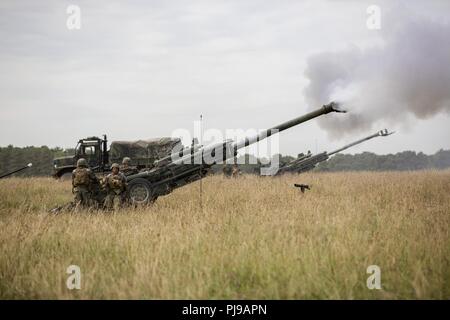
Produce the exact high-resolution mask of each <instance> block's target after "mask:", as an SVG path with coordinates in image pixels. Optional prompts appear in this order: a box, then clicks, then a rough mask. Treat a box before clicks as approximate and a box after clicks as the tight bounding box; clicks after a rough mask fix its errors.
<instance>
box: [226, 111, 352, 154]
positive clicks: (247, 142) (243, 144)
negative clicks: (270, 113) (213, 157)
mask: <svg viewBox="0 0 450 320" xmlns="http://www.w3.org/2000/svg"><path fill="white" fill-rule="evenodd" d="M330 112H346V111H344V110H342V109H340V107H339V104H338V103H336V102H331V103H329V104H327V105H324V106H322V107H321V108H319V109H317V110H314V111H312V112H310V113H308V114H305V115H303V116H300V117H297V118H295V119H292V120H289V121H286V122H284V123H282V124H280V125H278V126H275V127H273V128H270V129H267V130H265V131H263V132H261V133H260V134H258V135H256V136H253V137H250V138H245V139H243V140H240V141H238V142H235V143H234V144H233V147H234V148H235V149H241V148H244V147H247V146H249V145H251V144H253V143H255V142H258V141H261V140H263V139H265V138H267V137H270V136H271V135H273V134H276V133H278V132H281V131H284V130H286V129H289V128H292V127H294V126H296V125H299V124H300V123H303V122H306V121H309V120H311V119H314V118H317V117H319V116H321V115H324V114H327V113H330Z"/></svg>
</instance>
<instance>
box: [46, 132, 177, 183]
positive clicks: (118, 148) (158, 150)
mask: <svg viewBox="0 0 450 320" xmlns="http://www.w3.org/2000/svg"><path fill="white" fill-rule="evenodd" d="M178 144H181V139H180V138H170V137H162V138H154V139H147V140H136V141H113V142H112V143H111V146H110V148H109V149H108V139H107V137H106V135H103V137H102V138H100V137H87V138H84V139H80V140H79V141H78V143H77V145H76V147H75V154H74V155H72V156H66V157H59V158H55V159H54V160H53V167H54V177H55V178H58V179H59V178H62V179H66V178H69V177H71V174H72V170H73V169H75V167H76V163H77V161H78V159H80V158H85V159H86V161H87V162H88V164H89V167H90V168H91V169H92V170H93V171H94V172H95V173H106V172H109V171H110V167H111V164H112V163H114V162H117V163H121V162H122V159H123V158H124V157H130V158H131V165H133V166H136V167H137V168H138V170H142V169H145V168H152V167H153V163H154V161H155V160H157V159H160V158H164V157H166V156H167V155H168V154H170V152H171V151H172V149H173V148H174V147H175V146H177V145H178Z"/></svg>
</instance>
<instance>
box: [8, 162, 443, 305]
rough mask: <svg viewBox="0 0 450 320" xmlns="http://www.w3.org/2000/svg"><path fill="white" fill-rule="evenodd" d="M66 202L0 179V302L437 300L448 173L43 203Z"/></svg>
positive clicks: (64, 195) (41, 186)
mask: <svg viewBox="0 0 450 320" xmlns="http://www.w3.org/2000/svg"><path fill="white" fill-rule="evenodd" d="M296 182H304V183H310V184H311V185H312V190H311V191H310V192H307V193H306V194H301V193H300V192H299V190H297V189H296V188H294V187H293V184H294V183H296ZM70 199H71V194H70V184H69V183H67V182H55V181H54V180H52V179H45V178H36V179H3V180H1V181H0V298H8V299H10V298H13V299H16V298H26V299H29V298H37V299H41V298H57V299H74V298H75V299H79V298H81V299H90V298H107V299H109V298H119V299H122V298H136V299H141V298H145V299H167V298H168V299H170V298H179V299H190V298H193V299H216V298H217V299H222V298H230V299H297V298H300V299H303V298H306V299H310V298H318V299H387V298H388V299H389V298H392V299H415V298H420V299H422V298H424V299H429V298H435V299H449V298H450V254H449V253H450V252H449V248H450V235H449V226H450V171H427V172H405V173H329V174H328V173H321V174H304V175H300V176H284V177H280V178H269V177H267V178H263V177H256V176H242V177H240V178H238V179H226V178H223V177H218V176H214V177H208V178H206V179H204V180H203V196H202V207H201V206H200V203H199V183H198V182H197V183H194V184H191V185H189V186H187V187H184V188H181V189H178V190H176V191H175V192H174V193H172V194H171V195H168V196H166V197H162V198H160V199H158V201H157V202H156V203H155V204H154V205H153V206H152V207H149V208H145V209H139V210H122V211H116V212H114V213H104V212H86V211H80V212H76V213H61V214H58V215H53V214H50V213H48V209H50V208H51V207H53V206H55V205H57V204H62V203H64V202H66V201H69V200H70ZM71 264H75V265H78V266H80V268H81V273H82V278H81V290H68V289H67V287H66V279H67V277H68V276H69V275H68V274H66V269H67V267H68V266H69V265H71ZM369 265H378V266H379V267H380V268H381V284H382V289H381V290H369V289H368V288H367V286H366V280H367V277H368V276H369V274H367V273H366V269H367V267H368V266H369Z"/></svg>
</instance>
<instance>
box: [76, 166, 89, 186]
mask: <svg viewBox="0 0 450 320" xmlns="http://www.w3.org/2000/svg"><path fill="white" fill-rule="evenodd" d="M89 176H90V172H89V169H87V168H77V169H75V170H74V171H73V185H74V186H75V187H78V186H85V187H87V186H89V184H90V182H91V180H90V177H89Z"/></svg>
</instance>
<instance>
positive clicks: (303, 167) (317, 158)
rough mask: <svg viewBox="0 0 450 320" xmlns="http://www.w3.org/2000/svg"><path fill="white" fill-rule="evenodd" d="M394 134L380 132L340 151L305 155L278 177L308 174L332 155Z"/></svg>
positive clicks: (282, 171)
mask: <svg viewBox="0 0 450 320" xmlns="http://www.w3.org/2000/svg"><path fill="white" fill-rule="evenodd" d="M393 133H394V132H388V131H387V129H384V130H381V131H378V132H377V133H374V134H372V135H370V136H368V137H365V138H363V139H360V140H357V141H355V142H352V143H350V144H347V145H345V146H343V147H341V148H339V149H336V150H334V151H332V152H326V151H325V152H322V153H319V154H316V155H312V154H311V153H308V154H306V155H303V156H301V157H299V158H297V159H295V160H293V161H291V162H289V163H288V164H286V165H285V166H283V167H281V168H280V169H279V170H278V172H277V174H276V175H280V174H283V173H286V172H296V173H302V172H306V171H309V170H312V169H314V168H315V167H316V165H317V164H319V163H320V162H323V161H326V160H328V159H329V158H330V157H331V156H332V155H334V154H336V153H339V152H341V151H344V150H346V149H348V148H350V147H353V146H355V145H357V144H360V143H363V142H364V141H367V140H370V139H373V138H376V137H387V136H389V135H391V134H393Z"/></svg>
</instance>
